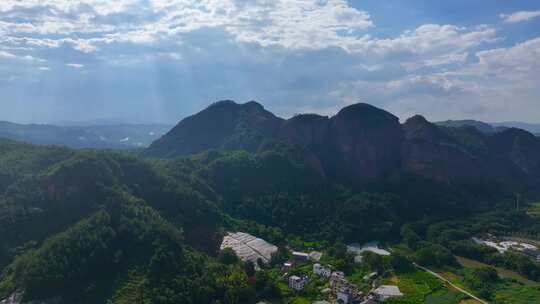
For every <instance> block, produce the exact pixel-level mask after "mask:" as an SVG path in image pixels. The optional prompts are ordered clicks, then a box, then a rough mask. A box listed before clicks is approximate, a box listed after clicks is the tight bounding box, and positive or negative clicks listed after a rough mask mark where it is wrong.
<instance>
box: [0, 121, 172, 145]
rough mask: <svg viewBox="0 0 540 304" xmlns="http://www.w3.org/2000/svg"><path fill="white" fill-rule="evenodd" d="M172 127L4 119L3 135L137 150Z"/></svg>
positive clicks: (34, 141)
mask: <svg viewBox="0 0 540 304" xmlns="http://www.w3.org/2000/svg"><path fill="white" fill-rule="evenodd" d="M170 129H171V126H168V125H159V124H156V125H143V124H141V125H135V124H134V125H130V124H107V125H80V126H56V125H45V124H44V125H40V124H15V123H11V122H0V138H6V139H13V140H19V141H24V142H27V143H32V144H39V145H62V146H68V147H71V148H95V149H133V148H144V147H147V146H148V145H150V143H151V142H152V141H154V140H156V139H157V138H159V137H160V136H161V135H163V134H165V133H166V132H167V131H168V130H170Z"/></svg>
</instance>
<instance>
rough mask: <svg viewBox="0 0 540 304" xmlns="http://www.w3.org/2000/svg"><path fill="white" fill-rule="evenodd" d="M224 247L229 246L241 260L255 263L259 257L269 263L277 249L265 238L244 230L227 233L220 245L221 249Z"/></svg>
mask: <svg viewBox="0 0 540 304" xmlns="http://www.w3.org/2000/svg"><path fill="white" fill-rule="evenodd" d="M225 248H231V249H232V250H234V252H235V253H236V255H237V256H238V257H239V258H240V259H241V260H242V261H244V262H247V261H251V262H253V263H254V264H255V265H257V261H258V260H259V259H260V260H262V261H263V262H264V263H269V262H270V260H271V259H272V255H273V254H274V253H276V252H277V250H278V248H277V247H276V246H274V245H272V244H270V243H268V242H266V241H265V240H263V239H260V238H257V237H254V236H253V235H251V234H248V233H244V232H236V233H232V232H229V233H227V235H226V236H225V237H224V238H223V242H222V243H221V246H220V249H221V250H223V249H225Z"/></svg>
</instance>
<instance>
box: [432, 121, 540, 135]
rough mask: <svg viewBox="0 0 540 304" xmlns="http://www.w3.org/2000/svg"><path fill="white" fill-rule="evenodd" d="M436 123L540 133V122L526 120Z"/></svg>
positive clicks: (493, 130) (482, 130)
mask: <svg viewBox="0 0 540 304" xmlns="http://www.w3.org/2000/svg"><path fill="white" fill-rule="evenodd" d="M435 124H437V125H439V126H444V127H449V128H461V127H465V126H468V127H474V128H477V129H478V130H480V131H481V132H484V133H495V132H499V131H502V130H504V129H508V128H516V129H523V130H526V131H529V132H531V133H533V134H536V135H537V136H538V135H539V134H540V124H532V123H524V122H515V121H513V122H512V121H510V122H490V123H486V122H482V121H478V120H471V119H468V120H446V121H439V122H436V123H435Z"/></svg>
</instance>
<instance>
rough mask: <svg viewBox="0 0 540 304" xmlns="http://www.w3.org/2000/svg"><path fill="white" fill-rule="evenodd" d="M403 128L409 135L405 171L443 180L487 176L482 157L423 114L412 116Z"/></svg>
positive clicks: (404, 150)
mask: <svg viewBox="0 0 540 304" xmlns="http://www.w3.org/2000/svg"><path fill="white" fill-rule="evenodd" d="M403 130H404V132H405V136H406V140H405V142H404V145H403V150H402V152H403V154H402V165H403V170H404V171H405V172H407V173H412V174H414V175H418V176H422V177H425V178H429V179H435V180H437V181H441V182H449V181H451V180H455V179H459V180H468V181H472V180H475V179H479V178H482V176H485V174H486V172H485V168H484V164H483V163H482V162H481V161H480V159H478V158H476V157H475V156H474V155H473V154H472V153H470V152H469V151H467V150H466V149H464V148H463V147H461V146H460V145H459V143H458V142H456V140H454V139H453V138H452V137H450V136H449V135H448V134H445V133H444V132H443V131H442V130H441V129H440V128H438V127H437V126H436V125H434V124H432V123H430V122H428V121H427V120H426V119H425V118H424V117H422V116H419V115H417V116H414V117H411V118H409V119H408V120H407V121H406V122H405V124H404V125H403ZM471 168H475V170H470V169H471Z"/></svg>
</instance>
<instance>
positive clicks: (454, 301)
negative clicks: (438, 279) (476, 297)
mask: <svg viewBox="0 0 540 304" xmlns="http://www.w3.org/2000/svg"><path fill="white" fill-rule="evenodd" d="M464 298H466V296H465V295H464V294H462V293H460V292H458V291H455V290H450V289H441V290H437V291H435V292H434V293H431V294H429V295H427V297H426V299H425V303H426V304H458V303H460V302H461V301H463V300H464Z"/></svg>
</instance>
